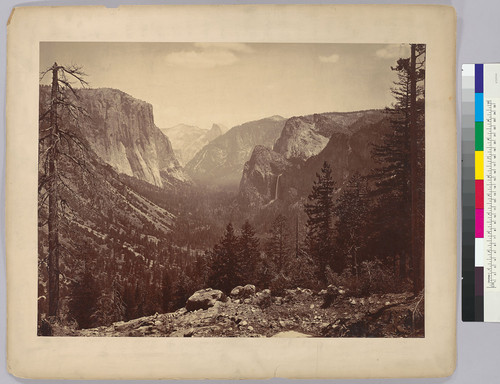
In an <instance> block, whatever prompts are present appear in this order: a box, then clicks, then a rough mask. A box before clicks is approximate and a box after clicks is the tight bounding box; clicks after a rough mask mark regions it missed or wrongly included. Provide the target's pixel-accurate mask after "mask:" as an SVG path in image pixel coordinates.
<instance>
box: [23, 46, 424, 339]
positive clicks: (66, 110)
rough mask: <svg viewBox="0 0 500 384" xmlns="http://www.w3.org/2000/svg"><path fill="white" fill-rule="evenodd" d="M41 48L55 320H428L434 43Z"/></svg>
mask: <svg viewBox="0 0 500 384" xmlns="http://www.w3.org/2000/svg"><path fill="white" fill-rule="evenodd" d="M39 48H40V49H39V51H40V60H39V63H40V68H39V70H40V76H39V106H38V115H39V137H38V297H37V304H38V316H37V317H38V318H37V319H33V322H36V323H37V335H38V336H40V337H50V336H59V337H60V336H66V337H222V338H224V337H243V338H250V337H251V338H255V337H284V338H300V337H314V338H353V337H354V338H424V337H425V327H424V324H425V310H424V308H425V294H424V293H425V273H424V271H425V230H424V228H425V79H426V71H425V67H426V44H417V43H407V42H401V43H398V44H364V43H343V44H341V43H250V42H249V43H241V42H238V43H207V42H203V43H201V42H184V43H181V42H171V43H170V42H165V43H159V42H157V43H153V42H144V43H141V42H130V43H128V42H56V41H54V42H51V41H47V42H41V43H40V46H39ZM33 257H35V256H33ZM33 280H34V279H33Z"/></svg>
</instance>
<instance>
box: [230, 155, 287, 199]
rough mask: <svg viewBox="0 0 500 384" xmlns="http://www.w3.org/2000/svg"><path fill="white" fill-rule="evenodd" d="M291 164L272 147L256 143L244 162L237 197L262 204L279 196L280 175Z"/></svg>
mask: <svg viewBox="0 0 500 384" xmlns="http://www.w3.org/2000/svg"><path fill="white" fill-rule="evenodd" d="M291 167H292V164H291V163H290V162H289V161H288V160H286V159H285V158H284V157H283V156H282V155H280V154H279V153H276V152H274V151H273V150H272V149H270V148H267V147H264V146H261V145H258V146H256V147H255V148H254V150H253V152H252V156H251V157H250V160H249V161H247V162H246V163H245V166H244V168H243V175H242V177H241V182H240V194H239V198H240V200H241V201H243V202H244V203H245V204H248V205H262V204H266V203H269V202H271V201H275V200H277V199H278V198H279V197H280V192H281V191H282V190H283V188H281V189H280V181H281V184H282V185H283V179H282V175H283V173H285V172H286V171H287V170H288V169H289V168H291Z"/></svg>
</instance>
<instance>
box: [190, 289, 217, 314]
mask: <svg viewBox="0 0 500 384" xmlns="http://www.w3.org/2000/svg"><path fill="white" fill-rule="evenodd" d="M225 299H226V296H225V295H224V293H223V292H222V291H219V290H218V289H212V288H207V289H200V290H199V291H196V292H195V293H193V295H192V296H191V297H190V298H189V299H188V300H187V301H186V310H187V311H196V310H198V309H208V308H210V307H213V306H214V305H215V303H216V302H217V301H224V300H225Z"/></svg>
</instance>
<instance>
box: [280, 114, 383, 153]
mask: <svg viewBox="0 0 500 384" xmlns="http://www.w3.org/2000/svg"><path fill="white" fill-rule="evenodd" d="M381 118H382V112H381V111H376V110H369V111H357V112H334V113H322V114H314V115H308V116H298V117H292V118H290V119H288V120H287V122H286V124H285V126H284V128H283V131H282V132H281V135H280V137H279V139H278V140H277V141H276V144H275V145H274V148H273V149H274V151H276V152H278V153H281V154H282V155H283V156H285V157H286V158H287V159H299V160H303V161H305V160H307V159H309V158H310V157H312V156H314V155H317V154H319V153H320V152H321V151H322V150H323V149H324V148H325V147H326V145H327V144H328V142H329V141H330V138H331V136H332V134H334V133H336V134H344V135H347V136H350V135H352V134H354V133H355V132H356V131H357V130H358V129H359V128H360V127H362V126H363V125H364V124H366V123H369V122H371V121H377V120H380V119H381Z"/></svg>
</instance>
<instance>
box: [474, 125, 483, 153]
mask: <svg viewBox="0 0 500 384" xmlns="http://www.w3.org/2000/svg"><path fill="white" fill-rule="evenodd" d="M475 125H476V126H475V138H474V139H475V143H474V144H475V149H476V151H483V150H484V123H483V122H482V121H476V124H475Z"/></svg>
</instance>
